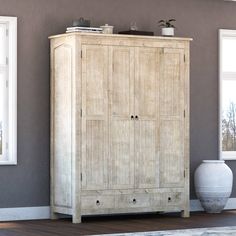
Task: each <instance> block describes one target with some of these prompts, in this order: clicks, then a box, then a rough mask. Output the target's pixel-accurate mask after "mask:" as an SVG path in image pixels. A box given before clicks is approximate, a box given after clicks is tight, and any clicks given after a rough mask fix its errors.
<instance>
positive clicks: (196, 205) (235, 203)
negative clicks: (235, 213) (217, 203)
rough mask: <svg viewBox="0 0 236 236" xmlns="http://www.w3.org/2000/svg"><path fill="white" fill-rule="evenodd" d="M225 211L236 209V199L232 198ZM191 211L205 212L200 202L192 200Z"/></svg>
mask: <svg viewBox="0 0 236 236" xmlns="http://www.w3.org/2000/svg"><path fill="white" fill-rule="evenodd" d="M224 209H225V210H234V209H236V198H230V199H229V200H228V202H227V204H226V206H225V208H224ZM190 211H204V210H203V208H202V206H201V203H200V201H199V200H190Z"/></svg>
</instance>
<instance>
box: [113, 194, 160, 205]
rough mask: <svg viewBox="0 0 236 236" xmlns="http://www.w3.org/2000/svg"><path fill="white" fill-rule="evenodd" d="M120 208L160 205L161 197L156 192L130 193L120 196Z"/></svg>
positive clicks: (118, 202)
mask: <svg viewBox="0 0 236 236" xmlns="http://www.w3.org/2000/svg"><path fill="white" fill-rule="evenodd" d="M117 204H118V208H136V207H151V206H159V205H160V197H159V196H158V195H154V194H129V195H120V196H119V197H118V201H117Z"/></svg>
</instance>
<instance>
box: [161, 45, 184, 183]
mask: <svg viewBox="0 0 236 236" xmlns="http://www.w3.org/2000/svg"><path fill="white" fill-rule="evenodd" d="M184 93H185V91H184V51H183V50H181V49H164V50H163V54H162V59H161V75H160V105H159V110H160V131H159V132H160V185H161V187H184V171H185V169H184V145H183V144H184V116H185V106H184V102H185V101H184V97H185V95H184Z"/></svg>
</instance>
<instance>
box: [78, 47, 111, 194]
mask: <svg viewBox="0 0 236 236" xmlns="http://www.w3.org/2000/svg"><path fill="white" fill-rule="evenodd" d="M82 53H83V60H82V91H81V94H82V172H81V173H82V178H83V181H82V189H86V190H101V189H107V188H108V160H109V159H108V47H106V46H96V45H83V46H82Z"/></svg>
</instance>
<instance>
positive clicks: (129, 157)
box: [109, 46, 134, 189]
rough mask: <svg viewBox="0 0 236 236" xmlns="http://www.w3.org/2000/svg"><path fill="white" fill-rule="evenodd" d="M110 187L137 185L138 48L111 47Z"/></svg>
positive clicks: (119, 187)
mask: <svg viewBox="0 0 236 236" xmlns="http://www.w3.org/2000/svg"><path fill="white" fill-rule="evenodd" d="M109 62H110V70H109V71H110V73H109V140H110V145H109V151H110V153H109V154H110V162H109V163H110V180H109V181H110V188H113V189H124V188H126V189H127V188H133V187H134V121H133V120H131V115H134V49H133V48H130V47H119V46H114V47H110V49H109Z"/></svg>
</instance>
